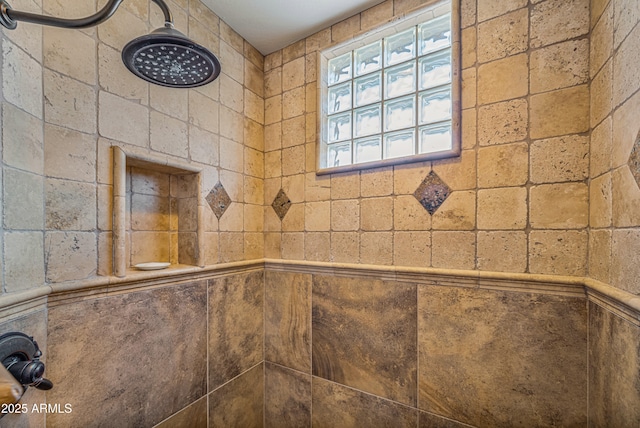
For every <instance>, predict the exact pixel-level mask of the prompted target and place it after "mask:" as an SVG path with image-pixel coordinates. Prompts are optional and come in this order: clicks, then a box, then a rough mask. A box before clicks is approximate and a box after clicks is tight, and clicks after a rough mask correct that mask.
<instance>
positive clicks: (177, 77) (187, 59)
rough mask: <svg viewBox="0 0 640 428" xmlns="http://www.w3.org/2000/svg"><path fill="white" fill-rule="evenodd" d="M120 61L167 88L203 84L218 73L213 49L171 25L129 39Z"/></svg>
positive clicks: (191, 86)
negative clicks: (200, 43) (192, 39)
mask: <svg viewBox="0 0 640 428" xmlns="http://www.w3.org/2000/svg"><path fill="white" fill-rule="evenodd" d="M122 61H123V62H124V65H125V66H126V67H127V68H128V69H129V70H130V71H131V72H132V73H133V74H135V75H136V76H138V77H140V78H142V79H144V80H146V81H148V82H151V83H155V84H156V85H161V86H167V87H171V88H194V87H197V86H202V85H206V84H207V83H210V82H213V81H214V80H215V79H216V78H217V77H218V75H219V74H220V62H219V61H218V58H216V56H215V55H214V54H213V53H211V52H209V51H208V50H207V49H206V48H204V47H202V46H200V45H198V44H197V43H194V42H193V41H191V40H189V39H188V38H186V37H185V36H184V35H182V33H180V32H179V31H177V30H174V29H172V28H159V29H157V30H155V31H153V32H152V33H151V34H148V35H146V36H142V37H138V38H137V39H135V40H132V41H130V42H129V43H127V45H126V46H125V47H124V49H123V50H122Z"/></svg>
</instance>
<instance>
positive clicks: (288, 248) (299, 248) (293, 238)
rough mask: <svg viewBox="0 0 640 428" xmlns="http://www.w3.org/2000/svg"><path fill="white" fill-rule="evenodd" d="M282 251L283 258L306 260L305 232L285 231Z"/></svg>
mask: <svg viewBox="0 0 640 428" xmlns="http://www.w3.org/2000/svg"><path fill="white" fill-rule="evenodd" d="M281 252H282V253H281V254H282V256H281V257H282V258H283V259H289V260H304V233H302V232H289V233H283V234H282V243H281Z"/></svg>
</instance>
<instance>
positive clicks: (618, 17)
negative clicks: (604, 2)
mask: <svg viewBox="0 0 640 428" xmlns="http://www.w3.org/2000/svg"><path fill="white" fill-rule="evenodd" d="M612 3H613V11H614V18H613V19H614V22H615V30H614V40H613V41H614V47H615V48H618V47H619V46H620V43H622V41H623V40H625V39H626V37H627V35H628V34H629V33H630V32H632V31H633V29H634V26H635V25H636V23H637V22H638V21H639V20H640V6H639V5H638V3H636V2H633V1H628V0H613V2H612Z"/></svg>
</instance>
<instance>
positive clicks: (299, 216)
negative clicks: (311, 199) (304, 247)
mask: <svg viewBox="0 0 640 428" xmlns="http://www.w3.org/2000/svg"><path fill="white" fill-rule="evenodd" d="M304 206H305V204H303V203H301V204H292V205H291V207H290V208H289V211H288V212H287V215H286V216H285V217H284V218H283V219H282V231H283V232H302V231H304Z"/></svg>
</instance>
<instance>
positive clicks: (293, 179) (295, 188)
mask: <svg viewBox="0 0 640 428" xmlns="http://www.w3.org/2000/svg"><path fill="white" fill-rule="evenodd" d="M282 189H283V190H284V191H285V193H286V194H287V196H288V197H289V199H290V200H291V202H293V203H299V202H304V201H305V176H304V175H303V174H296V175H290V176H287V177H282Z"/></svg>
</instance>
